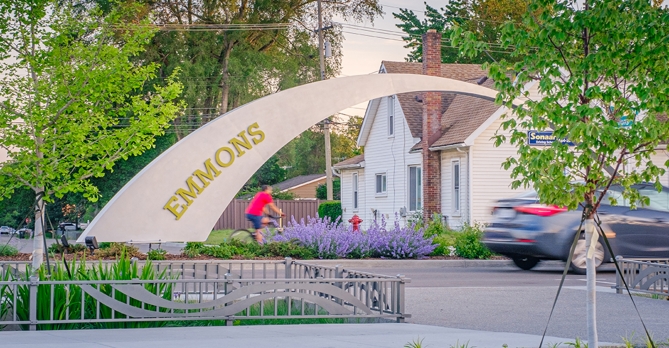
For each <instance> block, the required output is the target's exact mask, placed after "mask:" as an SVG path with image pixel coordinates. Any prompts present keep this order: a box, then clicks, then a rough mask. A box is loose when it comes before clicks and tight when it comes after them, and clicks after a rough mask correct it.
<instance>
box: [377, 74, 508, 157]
mask: <svg viewBox="0 0 669 348" xmlns="http://www.w3.org/2000/svg"><path fill="white" fill-rule="evenodd" d="M383 66H384V67H385V70H386V73H388V74H418V75H420V74H422V73H423V64H422V63H408V62H390V61H383ZM441 76H442V77H445V78H451V79H454V80H459V81H463V82H467V83H473V84H474V83H476V82H477V81H478V80H479V79H480V78H481V77H484V76H486V72H485V71H484V70H482V69H481V66H480V65H477V64H442V65H441ZM493 83H494V82H493V81H492V79H488V80H487V81H485V83H483V85H482V86H484V87H488V88H492V86H493ZM420 95H421V94H417V93H402V94H398V95H397V99H398V101H399V103H400V106H401V107H402V111H403V112H404V117H405V118H406V121H407V124H408V125H409V130H410V131H411V135H412V136H413V137H414V138H422V137H423V103H421V102H419V101H417V100H416V99H417V98H416V96H420ZM498 108H499V106H497V105H495V103H494V102H492V101H489V100H485V99H481V98H476V97H472V96H465V95H456V94H453V93H442V103H441V112H442V113H443V116H442V132H443V134H442V136H441V138H439V139H438V140H437V141H436V142H435V143H434V144H432V146H443V145H449V144H456V143H459V142H463V141H464V140H465V139H466V138H467V137H468V136H469V135H470V134H472V133H473V132H474V131H475V130H476V129H477V128H478V127H479V126H480V125H481V124H483V122H485V120H487V119H488V117H490V115H492V114H493V113H494V112H495V110H497V109H498ZM417 146H418V148H420V143H419V144H417Z"/></svg>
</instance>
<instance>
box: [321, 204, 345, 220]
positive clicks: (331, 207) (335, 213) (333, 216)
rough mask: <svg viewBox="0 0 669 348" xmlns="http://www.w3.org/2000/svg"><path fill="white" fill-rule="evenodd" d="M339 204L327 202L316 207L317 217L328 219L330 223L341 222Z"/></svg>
mask: <svg viewBox="0 0 669 348" xmlns="http://www.w3.org/2000/svg"><path fill="white" fill-rule="evenodd" d="M341 215H342V210H341V202H340V201H329V202H323V203H321V204H320V205H319V206H318V216H319V217H321V218H324V217H328V218H330V221H337V219H339V221H340V222H341Z"/></svg>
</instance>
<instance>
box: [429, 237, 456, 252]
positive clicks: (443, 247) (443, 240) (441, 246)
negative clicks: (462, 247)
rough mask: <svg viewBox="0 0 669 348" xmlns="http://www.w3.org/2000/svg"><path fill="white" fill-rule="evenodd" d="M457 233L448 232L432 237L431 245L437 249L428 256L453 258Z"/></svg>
mask: <svg viewBox="0 0 669 348" xmlns="http://www.w3.org/2000/svg"><path fill="white" fill-rule="evenodd" d="M457 233H458V232H448V233H444V234H440V235H436V236H434V239H433V240H432V244H436V245H437V247H436V248H435V249H434V250H433V251H432V253H430V256H455V255H456V254H455V239H456V235H457Z"/></svg>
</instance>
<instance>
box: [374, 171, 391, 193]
mask: <svg viewBox="0 0 669 348" xmlns="http://www.w3.org/2000/svg"><path fill="white" fill-rule="evenodd" d="M379 176H380V177H381V191H380V192H379V190H378V189H379V187H378V185H377V184H378V183H377V180H378V178H379ZM384 184H385V185H384ZM384 186H385V187H384ZM374 192H376V196H377V197H383V196H387V195H388V173H376V174H375V175H374Z"/></svg>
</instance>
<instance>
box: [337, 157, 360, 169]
mask: <svg viewBox="0 0 669 348" xmlns="http://www.w3.org/2000/svg"><path fill="white" fill-rule="evenodd" d="M364 160H365V154H362V155H357V156H355V157H351V158H349V159H345V160H343V161H341V162H339V163H337V164H335V165H333V167H335V168H338V167H339V168H341V167H349V166H352V165H356V164H360V163H362V162H363V161H364Z"/></svg>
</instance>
